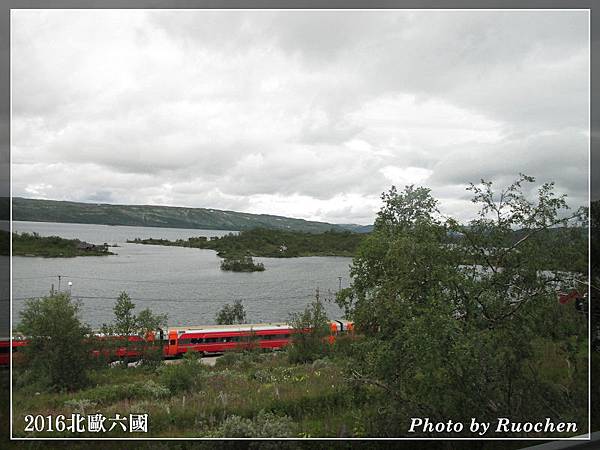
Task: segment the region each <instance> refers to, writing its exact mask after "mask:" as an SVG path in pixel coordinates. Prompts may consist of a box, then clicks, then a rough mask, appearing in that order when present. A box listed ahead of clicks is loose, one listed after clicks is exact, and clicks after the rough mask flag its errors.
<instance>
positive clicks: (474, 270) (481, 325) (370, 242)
mask: <svg viewBox="0 0 600 450" xmlns="http://www.w3.org/2000/svg"><path fill="white" fill-rule="evenodd" d="M534 181H535V180H534V179H533V178H532V177H528V176H525V175H522V176H521V177H520V178H519V179H518V180H516V181H515V182H514V183H512V184H511V185H510V186H508V187H507V188H506V189H504V190H502V191H501V192H500V193H496V192H494V190H493V188H492V183H490V182H486V181H483V180H482V182H481V183H480V184H478V185H471V186H470V187H469V190H470V191H471V192H473V194H474V196H473V202H474V203H475V204H476V205H477V206H479V214H478V216H477V218H476V219H474V220H472V221H471V222H470V223H469V224H468V225H467V226H464V225H460V224H459V223H458V222H457V221H455V220H453V219H452V218H448V217H444V216H443V215H442V214H441V213H440V212H439V210H438V207H437V201H436V200H435V199H434V198H433V197H432V196H431V192H430V191H429V190H428V189H426V188H421V187H419V188H415V187H414V186H408V187H406V189H405V190H404V191H403V192H398V191H397V190H396V189H395V188H394V187H392V189H391V190H390V191H389V192H388V193H385V194H383V196H382V199H383V200H384V206H383V208H382V209H381V211H380V212H379V214H378V217H377V219H376V221H375V227H374V231H373V233H372V234H371V236H369V237H368V238H367V239H366V241H365V242H364V243H363V245H362V246H361V247H360V249H359V251H358V254H357V256H356V257H355V258H354V260H353V264H352V267H351V276H352V278H353V281H352V285H351V287H350V288H348V289H344V290H342V291H341V292H340V293H339V294H338V298H337V301H338V303H339V304H340V306H342V307H343V308H345V310H346V314H347V316H348V317H350V318H353V319H354V320H355V325H356V330H357V332H359V333H363V334H364V336H365V339H364V340H363V341H362V342H361V343H359V344H357V345H358V346H361V349H362V355H363V357H362V358H360V359H357V360H356V361H355V364H354V366H353V368H352V370H351V375H352V378H353V379H354V380H355V382H356V383H359V384H360V383H364V384H371V385H374V386H377V387H378V388H380V389H381V391H382V397H381V401H382V404H383V405H382V411H387V412H388V418H389V421H379V422H378V425H377V426H378V427H379V428H378V429H376V430H372V432H373V433H374V434H383V435H387V434H389V435H398V434H399V433H402V432H403V431H405V430H406V427H405V424H406V423H407V421H409V418H410V417H411V415H412V416H414V414H417V413H418V414H419V415H421V416H427V417H430V418H431V419H439V420H443V419H445V418H448V417H452V418H453V419H455V420H461V419H462V420H468V419H469V417H475V416H477V417H479V418H480V419H485V420H488V421H494V420H496V418H497V417H511V418H513V419H514V420H519V419H523V420H527V421H532V419H535V418H540V419H543V418H544V417H554V418H555V419H557V420H560V417H563V416H564V417H566V416H568V417H573V418H577V419H579V423H580V424H581V426H584V425H583V424H585V423H586V420H585V417H586V413H587V412H586V397H585V391H586V381H587V379H586V377H585V373H586V371H587V367H586V360H585V357H584V355H585V353H586V351H587V350H586V348H587V347H586V334H587V330H586V320H585V316H584V315H583V314H580V313H579V312H577V311H576V310H575V309H574V308H573V307H572V305H559V304H558V302H557V290H559V289H563V290H565V289H569V288H572V287H574V286H578V283H579V282H580V281H581V280H580V278H581V276H580V275H579V274H577V273H562V272H558V271H548V270H545V269H547V268H548V267H552V266H553V262H554V261H555V260H556V259H557V258H558V259H560V258H562V257H564V255H568V254H572V253H573V252H572V250H573V248H572V247H573V245H574V244H573V242H571V241H568V240H565V241H563V242H561V243H560V245H557V244H556V242H553V241H551V240H549V239H548V238H549V236H551V235H552V234H553V233H555V232H556V229H557V227H565V226H567V225H573V222H574V221H579V223H576V224H575V225H578V226H580V227H585V226H586V220H585V218H586V216H585V211H584V210H579V211H577V212H575V213H574V214H572V215H566V214H565V211H566V209H567V204H566V200H565V197H564V196H557V195H555V194H554V192H553V185H552V183H546V184H543V185H542V186H540V187H539V189H538V190H537V194H536V198H535V199H534V200H530V198H529V197H530V196H529V195H528V194H527V193H526V192H527V191H526V190H525V186H527V185H530V184H531V183H534ZM550 355H552V356H550Z"/></svg>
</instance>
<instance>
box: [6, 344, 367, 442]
mask: <svg viewBox="0 0 600 450" xmlns="http://www.w3.org/2000/svg"><path fill="white" fill-rule="evenodd" d="M178 362H179V361H178ZM165 369H167V370H175V371H178V370H180V371H190V370H191V371H192V373H193V374H194V380H193V382H190V384H189V389H188V390H186V389H182V388H181V387H180V386H177V388H176V389H173V391H170V390H169V389H168V387H167V386H166V385H165V384H166V383H165V384H163V383H164V381H165V378H164V373H165ZM15 376H16V377H17V376H18V375H17V374H15ZM91 376H92V385H91V386H90V387H89V388H86V389H82V390H79V391H77V392H71V393H68V392H62V393H45V392H39V391H36V388H35V386H31V385H27V386H15V389H14V391H13V393H14V398H13V400H14V402H13V405H14V418H15V424H14V430H15V435H16V436H21V437H22V436H31V434H29V433H25V432H23V431H22V430H23V429H24V426H25V422H24V416H25V415H26V414H33V415H36V414H42V415H44V416H45V415H49V414H51V415H54V416H56V415H58V414H63V415H65V416H67V417H70V415H71V414H72V413H76V412H80V413H82V412H85V414H92V413H96V412H99V413H102V414H104V415H105V416H107V417H114V415H115V414H116V413H118V414H120V415H121V416H123V415H128V414H129V413H148V414H149V417H150V426H149V431H150V433H149V434H148V436H155V437H185V436H187V437H191V436H193V437H218V436H222V434H223V432H224V431H229V432H230V433H234V434H235V433H236V432H237V433H243V432H250V433H258V434H253V435H252V436H255V437H256V436H260V433H268V432H276V431H278V432H280V433H283V434H284V435H286V436H290V437H302V436H307V435H310V436H323V435H326V436H331V437H336V436H338V435H339V433H340V431H343V430H351V429H352V423H351V422H347V421H349V420H351V419H352V417H351V416H349V415H348V414H347V413H346V412H347V410H348V409H349V408H350V407H351V406H352V401H351V400H352V399H351V396H350V395H349V392H348V390H347V388H346V386H345V384H344V383H343V379H342V373H341V370H340V368H339V367H338V365H336V364H335V363H334V362H333V361H327V362H326V363H323V364H319V365H312V364H304V365H294V366H290V365H289V364H288V362H287V357H286V355H285V353H263V354H247V353H237V354H229V355H228V356H227V357H226V358H223V361H220V362H219V364H217V365H216V366H215V367H207V366H205V365H203V364H201V363H199V362H198V361H194V360H184V361H182V362H180V364H179V365H177V366H167V367H164V365H163V367H159V369H157V370H156V369H149V368H127V369H124V368H103V369H99V370H96V371H94V372H92V374H91ZM356 406H357V405H354V407H356ZM234 416H236V417H237V418H236V417H234ZM232 418H233V419H232ZM346 422H347V423H346ZM236 427H238V428H239V429H238V428H236ZM232 430H233V431H232ZM236 430H237V431H236ZM248 430H249V431H248ZM323 433H325V434H323ZM63 434H64V435H65V436H68V435H70V434H69V433H63ZM59 435H60V433H56V432H54V433H39V434H36V436H53V437H57V436H59ZM87 436H94V437H99V436H98V434H92V433H89V434H87ZM118 436H120V437H126V436H129V437H130V436H131V435H130V433H129V432H122V431H120V430H116V429H115V430H113V432H111V433H103V434H102V437H118Z"/></svg>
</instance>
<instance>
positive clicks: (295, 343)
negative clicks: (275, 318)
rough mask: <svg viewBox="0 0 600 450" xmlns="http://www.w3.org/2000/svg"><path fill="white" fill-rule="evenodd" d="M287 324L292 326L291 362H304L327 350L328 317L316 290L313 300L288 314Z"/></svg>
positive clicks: (289, 352) (289, 355) (289, 353)
mask: <svg viewBox="0 0 600 450" xmlns="http://www.w3.org/2000/svg"><path fill="white" fill-rule="evenodd" d="M288 322H289V324H290V325H291V326H292V327H294V334H293V335H292V343H291V346H290V347H289V348H288V358H289V360H290V362H292V363H304V362H309V361H313V360H315V359H318V358H320V357H322V356H323V355H324V354H326V353H327V352H328V350H329V344H328V342H327V339H326V337H327V335H328V334H329V319H328V318H327V313H326V312H325V307H324V306H323V303H322V302H321V299H320V297H319V291H318V290H317V292H316V295H315V300H314V301H313V302H311V303H310V304H308V305H307V306H306V308H305V309H304V311H302V312H301V313H295V314H291V315H290V319H289V321H288Z"/></svg>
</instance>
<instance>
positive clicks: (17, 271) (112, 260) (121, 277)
mask: <svg viewBox="0 0 600 450" xmlns="http://www.w3.org/2000/svg"><path fill="white" fill-rule="evenodd" d="M13 231H16V232H19V233H22V232H30V233H31V232H37V233H39V234H40V235H41V236H60V237H63V238H69V239H72V238H77V239H80V240H82V241H86V242H90V243H94V244H102V243H104V242H106V243H108V244H109V245H112V244H117V245H118V247H114V248H110V250H111V251H112V252H114V253H117V254H116V255H112V256H80V257H76V258H38V257H24V256H14V257H13V258H12V268H13V275H12V276H13V285H12V286H13V292H12V299H13V327H14V325H15V324H16V323H17V322H18V320H19V311H21V309H22V308H23V305H24V302H25V300H26V299H27V298H31V297H38V296H42V295H46V294H48V293H49V291H50V289H51V287H52V285H54V289H58V288H59V275H60V289H61V290H63V291H68V290H70V291H71V295H72V296H73V297H74V298H76V299H79V300H80V301H81V304H82V308H81V318H82V319H83V321H84V322H86V323H88V324H89V325H91V326H92V327H95V328H96V327H99V326H100V325H102V323H108V322H111V321H112V320H113V317H114V316H113V311H112V308H113V305H114V302H115V299H116V298H117V297H118V295H119V293H120V292H122V291H126V292H127V293H128V294H129V295H130V296H131V298H132V300H133V301H134V303H135V304H136V307H137V308H136V309H137V310H138V311H139V310H140V309H144V308H147V307H148V308H150V309H152V311H153V312H155V313H167V314H168V315H169V319H168V323H169V325H170V326H185V325H200V324H211V323H214V318H215V315H216V313H217V311H218V310H219V309H220V308H221V307H222V306H223V305H225V304H227V303H231V302H233V300H236V299H241V300H242V301H243V304H244V307H245V309H246V313H247V318H248V321H249V322H275V321H285V320H287V319H288V318H289V314H290V313H292V312H299V311H301V310H303V309H304V307H305V306H306V305H307V303H309V302H310V301H312V300H314V296H315V290H316V289H317V288H319V291H320V293H321V298H322V299H323V298H327V297H330V298H332V297H333V296H334V294H335V292H336V291H337V290H338V288H339V283H340V281H339V278H338V277H342V287H347V286H348V283H349V265H350V263H351V262H352V259H351V258H345V257H303V258H254V259H255V261H257V262H262V263H263V264H264V265H265V268H266V270H265V271H264V272H253V273H232V272H224V271H222V270H221V269H220V268H219V265H220V262H221V258H219V257H218V256H217V255H216V252H215V251H213V250H202V249H193V248H183V247H165V246H157V245H139V244H128V243H126V241H127V240H128V239H134V238H136V237H139V238H142V239H146V238H157V239H161V238H162V239H169V240H175V239H187V238H189V237H194V236H207V237H209V236H223V235H225V234H228V233H231V232H230V231H222V230H190V229H177V228H152V227H129V226H109V225H90V224H71V223H46V222H43V223H42V222H19V221H14V222H13ZM69 282H71V283H72V286H70V287H69V285H68V283H69ZM324 305H325V308H326V309H327V313H328V315H329V317H330V318H331V319H335V318H341V317H342V311H341V310H340V309H339V308H338V307H337V305H335V304H334V303H333V302H327V301H326V302H324Z"/></svg>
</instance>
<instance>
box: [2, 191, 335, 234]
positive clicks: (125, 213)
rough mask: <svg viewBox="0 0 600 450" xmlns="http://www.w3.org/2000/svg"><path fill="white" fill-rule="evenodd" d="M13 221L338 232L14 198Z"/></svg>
mask: <svg viewBox="0 0 600 450" xmlns="http://www.w3.org/2000/svg"><path fill="white" fill-rule="evenodd" d="M13 220H25V221H32V222H66V223H93V224H102V225H130V226H143V227H170V228H193V229H207V230H236V231H241V230H249V229H253V228H269V229H276V230H294V231H305V232H309V233H322V232H325V231H328V230H331V229H336V230H341V227H339V226H338V225H333V224H329V223H324V222H312V221H308V220H303V219H292V218H289V217H281V216H273V215H267V214H248V213H241V212H234V211H221V210H218V209H206V208H182V207H173V206H149V205H109V204H101V203H78V202H64V201H55V200H38V199H29V198H20V197H14V198H13Z"/></svg>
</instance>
